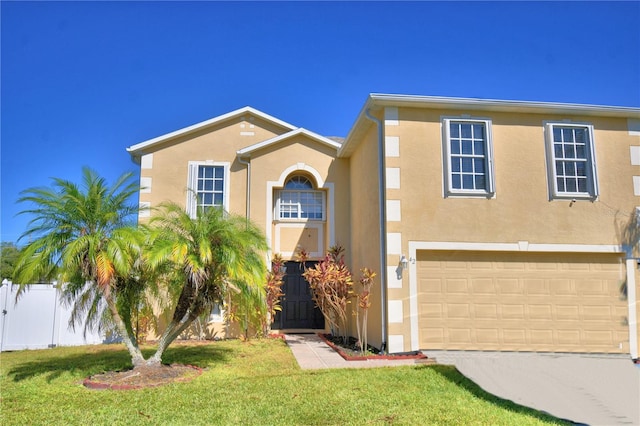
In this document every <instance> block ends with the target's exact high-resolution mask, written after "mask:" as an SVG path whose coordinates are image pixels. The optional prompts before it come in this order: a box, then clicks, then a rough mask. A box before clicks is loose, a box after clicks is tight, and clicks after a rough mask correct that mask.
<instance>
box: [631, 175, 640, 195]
mask: <svg viewBox="0 0 640 426" xmlns="http://www.w3.org/2000/svg"><path fill="white" fill-rule="evenodd" d="M632 177H633V195H640V176H632Z"/></svg>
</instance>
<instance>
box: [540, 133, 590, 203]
mask: <svg viewBox="0 0 640 426" xmlns="http://www.w3.org/2000/svg"><path fill="white" fill-rule="evenodd" d="M546 140H547V148H548V154H549V159H548V160H549V166H548V171H549V187H550V191H551V197H552V198H595V197H597V196H598V182H597V176H596V165H595V154H594V147H593V126H591V125H588V124H571V123H546Z"/></svg>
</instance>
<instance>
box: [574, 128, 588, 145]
mask: <svg viewBox="0 0 640 426" xmlns="http://www.w3.org/2000/svg"><path fill="white" fill-rule="evenodd" d="M585 130H586V129H575V135H576V142H577V143H584V142H585V139H586V131H585Z"/></svg>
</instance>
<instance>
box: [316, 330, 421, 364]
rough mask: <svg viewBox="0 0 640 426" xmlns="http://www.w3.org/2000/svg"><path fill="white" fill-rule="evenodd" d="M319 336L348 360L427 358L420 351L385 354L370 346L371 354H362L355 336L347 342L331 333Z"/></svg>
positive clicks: (319, 334)
mask: <svg viewBox="0 0 640 426" xmlns="http://www.w3.org/2000/svg"><path fill="white" fill-rule="evenodd" d="M318 336H319V337H320V338H321V339H322V340H324V341H325V342H326V343H327V345H329V346H330V347H331V348H333V350H335V351H336V352H338V354H339V355H340V356H341V357H342V358H344V359H345V360H347V361H366V360H369V359H390V360H393V359H426V358H427V356H426V355H425V354H423V353H422V352H420V351H414V352H404V353H402V354H393V355H385V354H383V353H381V352H380V350H378V349H377V348H374V347H372V346H368V352H369V353H370V355H362V353H361V352H360V347H359V346H358V345H357V341H356V339H355V338H353V337H349V338H348V342H347V343H345V342H344V341H343V340H342V338H341V337H336V336H332V335H331V334H322V333H318Z"/></svg>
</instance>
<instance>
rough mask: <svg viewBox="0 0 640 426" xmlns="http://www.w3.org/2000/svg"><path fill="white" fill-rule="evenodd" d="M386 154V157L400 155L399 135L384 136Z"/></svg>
mask: <svg viewBox="0 0 640 426" xmlns="http://www.w3.org/2000/svg"><path fill="white" fill-rule="evenodd" d="M384 155H385V156H386V157H400V138H399V137H398V136H385V137H384Z"/></svg>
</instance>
